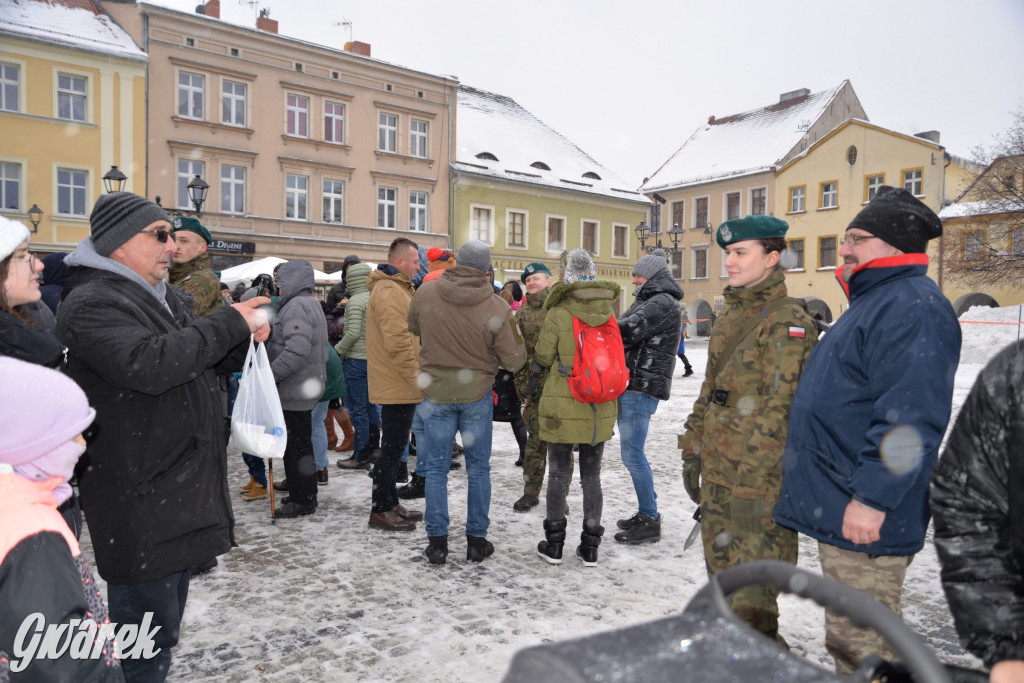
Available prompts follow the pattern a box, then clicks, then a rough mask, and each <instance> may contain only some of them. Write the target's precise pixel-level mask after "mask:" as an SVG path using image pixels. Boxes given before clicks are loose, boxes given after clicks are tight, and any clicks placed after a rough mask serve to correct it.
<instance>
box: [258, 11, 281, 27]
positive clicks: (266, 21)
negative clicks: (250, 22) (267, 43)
mask: <svg viewBox="0 0 1024 683" xmlns="http://www.w3.org/2000/svg"><path fill="white" fill-rule="evenodd" d="M256 28H258V29H259V30H261V31H266V32H267V33H277V20H276V19H271V18H270V10H269V9H266V8H264V9H261V10H260V15H259V16H258V17H256Z"/></svg>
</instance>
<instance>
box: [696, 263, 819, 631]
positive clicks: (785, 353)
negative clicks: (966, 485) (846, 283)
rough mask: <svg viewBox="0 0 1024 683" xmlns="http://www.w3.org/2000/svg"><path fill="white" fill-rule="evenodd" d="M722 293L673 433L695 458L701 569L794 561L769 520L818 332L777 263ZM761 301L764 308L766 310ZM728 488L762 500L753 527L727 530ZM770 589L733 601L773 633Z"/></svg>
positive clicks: (789, 537) (789, 541)
mask: <svg viewBox="0 0 1024 683" xmlns="http://www.w3.org/2000/svg"><path fill="white" fill-rule="evenodd" d="M725 299H726V303H727V305H726V307H725V309H723V311H722V313H721V314H719V316H718V320H717V322H716V323H715V327H714V330H713V333H712V335H711V340H710V341H709V343H708V365H707V374H706V379H705V381H704V385H703V386H702V387H701V391H700V397H699V398H698V399H697V402H696V403H695V404H694V406H693V412H692V413H691V414H690V416H689V417H688V418H687V420H686V433H685V434H682V435H680V436H679V448H680V449H682V451H683V459H684V460H686V459H689V458H700V460H701V490H700V501H701V515H702V521H701V535H702V539H703V541H704V558H705V562H706V565H707V570H708V576H709V577H711V576H714V575H715V574H717V573H718V572H720V571H723V570H725V569H726V568H728V567H731V566H733V565H736V564H740V563H743V562H750V561H753V560H765V559H772V560H782V561H784V562H791V563H793V564H796V559H797V535H796V532H794V531H792V530H790V529H786V528H784V527H781V526H777V525H776V524H775V523H774V522H773V521H772V511H773V510H774V509H775V503H776V501H777V500H778V496H779V489H780V487H781V485H782V452H783V448H784V446H785V444H786V428H787V422H788V419H789V406H790V403H791V401H792V399H793V393H794V392H795V391H796V385H797V380H799V378H800V372H801V370H802V369H803V366H804V363H805V362H806V360H807V356H808V355H810V353H811V349H812V348H813V347H814V344H815V342H816V341H817V337H818V335H817V332H816V330H815V327H814V322H813V321H812V320H811V317H810V316H809V315H808V314H807V312H806V310H805V309H804V308H803V307H802V306H801V305H800V304H798V303H796V302H794V301H790V300H787V299H786V283H785V275H784V274H783V272H782V271H781V270H776V271H775V272H774V273H772V274H771V275H769V276H768V277H767V278H766V279H765V280H764V281H762V282H760V283H758V284H756V285H753V286H752V287H749V288H739V289H732V288H726V290H725ZM779 300H784V301H779ZM775 301H779V303H778V304H774V305H773V304H772V302H775ZM769 305H772V308H771V310H765V307H766V306H769ZM755 316H756V317H757V318H761V321H760V322H759V323H758V324H757V325H756V326H755V327H754V328H752V329H751V331H750V332H749V333H748V334H747V335H746V336H745V337H744V338H743V340H742V341H741V342H739V345H738V346H736V347H735V350H734V351H733V352H732V354H731V355H730V357H729V359H728V360H725V361H724V362H722V364H721V369H720V370H719V373H718V376H717V377H712V376H711V373H712V372H713V369H714V368H715V366H716V363H719V362H720V361H719V357H720V356H721V354H722V353H723V352H724V351H725V350H726V349H725V347H726V346H727V345H728V344H729V343H730V342H731V341H732V337H733V335H736V334H740V333H741V332H742V331H743V329H744V328H745V327H747V325H749V321H750V320H751V318H752V317H755ZM748 329H749V328H748ZM732 496H735V497H736V498H742V499H747V500H754V499H760V501H761V510H762V516H761V528H762V531H761V532H760V533H741V532H740V531H738V530H736V529H734V528H733V520H732V516H731V514H730V498H731V497H732ZM777 597H778V592H777V591H775V590H773V589H767V588H761V587H750V588H745V589H743V590H740V591H738V592H737V593H735V594H734V595H733V597H732V607H733V610H734V611H735V612H736V613H737V615H739V616H740V617H741V618H742V619H744V620H745V621H747V622H748V623H749V624H751V625H752V626H753V627H754V628H756V629H758V630H760V631H762V632H764V633H767V634H770V635H772V636H775V635H776V634H777V631H778V615H779V612H778V606H777V604H776V598H777Z"/></svg>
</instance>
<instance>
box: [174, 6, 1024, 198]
mask: <svg viewBox="0 0 1024 683" xmlns="http://www.w3.org/2000/svg"><path fill="white" fill-rule="evenodd" d="M154 4H159V5H164V6H167V7H173V8H175V9H178V10H182V11H189V12H191V11H193V10H194V9H195V7H196V5H197V4H199V0H155V2H154ZM254 5H255V3H250V2H247V1H245V0H221V18H222V19H223V20H225V21H228V22H231V23H235V24H241V25H245V26H254V25H255V15H256V9H255V7H254ZM258 6H259V7H269V8H270V15H271V18H272V19H276V20H278V21H279V22H280V32H281V34H283V35H287V36H291V37H294V38H300V39H302V40H308V41H310V42H314V43H320V44H324V45H331V46H335V47H341V46H343V45H344V43H345V42H346V41H348V40H349V28H348V27H345V26H341V25H340V23H341V22H343V21H346V20H347V21H350V22H352V27H351V28H352V38H353V39H354V40H359V41H362V42H365V43H370V44H371V45H372V49H373V57H375V58H377V59H381V60H384V61H387V62H391V63H394V64H400V65H402V66H407V67H410V68H413V69H417V70H420V71H426V72H428V73H434V74H447V75H454V76H457V77H458V78H459V80H460V82H461V83H463V84H465V85H469V86H473V87H476V88H481V89H484V90H491V91H493V92H497V93H501V94H503V95H506V96H508V97H511V98H513V99H515V100H516V101H517V102H519V104H521V105H522V106H524V107H525V108H527V109H528V110H530V111H531V112H532V113H533V114H534V115H535V116H537V117H538V118H539V119H541V120H542V121H544V122H545V123H547V124H548V125H550V126H551V127H553V128H555V129H556V130H557V131H559V132H560V133H561V134H562V135H564V136H565V137H567V138H569V139H570V140H572V141H573V142H574V143H576V145H578V146H579V147H580V148H581V149H583V151H585V152H587V153H588V154H590V155H591V156H592V157H594V158H595V159H596V160H597V161H598V162H600V163H602V164H603V165H605V166H606V167H608V168H609V169H611V170H612V171H613V172H614V173H615V174H617V175H618V176H619V177H620V178H622V179H623V180H625V181H627V183H628V184H629V185H630V186H631V187H636V186H638V185H639V184H640V183H641V182H642V181H643V179H644V178H645V177H646V176H649V175H652V174H653V172H654V171H655V170H656V169H657V168H658V167H659V166H660V165H661V164H662V163H663V162H664V161H665V160H666V159H667V158H668V157H669V156H670V155H671V154H672V153H673V152H675V150H676V149H678V148H679V146H680V145H682V143H683V142H685V141H686V139H687V138H688V137H689V136H690V135H691V134H692V133H693V131H694V130H696V128H697V127H698V126H699V125H700V124H701V123H703V122H705V121H706V120H707V118H708V116H709V115H712V114H714V115H715V116H718V117H722V116H726V115H729V114H735V113H738V112H741V111H746V110H748V109H755V108H757V107H762V106H765V105H769V104H772V103H775V102H777V101H778V96H779V94H780V93H783V92H788V91H790V90H796V89H799V88H809V89H810V90H811V91H812V92H814V91H819V90H825V89H828V88H833V87H835V86H837V85H838V84H839V83H841V82H842V81H843V80H844V79H849V80H850V81H851V83H852V84H853V87H854V90H855V91H856V92H857V95H858V96H859V97H860V101H861V104H862V105H863V106H864V109H865V111H866V112H867V114H868V117H869V119H870V120H871V121H872V122H873V123H876V124H878V125H881V126H884V127H887V128H892V129H895V130H898V131H900V132H904V133H911V134H912V133H917V132H921V131H925V130H938V131H939V132H940V133H941V134H942V139H941V142H942V144H943V145H945V146H946V148H947V149H948V150H949V151H950V152H952V153H954V154H959V155H963V156H969V155H970V153H971V150H972V148H973V147H975V146H976V145H978V144H981V143H984V144H989V143H991V141H992V136H993V135H994V134H995V133H998V132H999V131H1001V130H1004V129H1005V128H1007V127H1008V126H1009V124H1010V121H1011V112H1012V111H1015V110H1017V109H1020V108H1022V107H1024V77H1022V76H1021V67H1022V66H1024V38H1022V36H1024V0H971V1H970V2H968V1H967V0H924V1H923V2H921V1H918V2H909V1H904V0H859V1H857V0H828V1H821V0H771V1H765V0H704V1H703V2H693V1H691V0H514V2H494V1H493V0H490V1H489V0H428V1H424V0H261V1H260V2H259V5H258ZM336 23H337V24H339V25H334V24H336Z"/></svg>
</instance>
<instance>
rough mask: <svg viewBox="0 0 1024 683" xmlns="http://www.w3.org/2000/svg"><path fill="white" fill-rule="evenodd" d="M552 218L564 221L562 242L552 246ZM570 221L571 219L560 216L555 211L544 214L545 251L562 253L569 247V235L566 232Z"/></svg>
mask: <svg viewBox="0 0 1024 683" xmlns="http://www.w3.org/2000/svg"><path fill="white" fill-rule="evenodd" d="M551 219H555V220H560V221H562V241H561V243H560V244H557V245H555V246H552V242H551ZM568 223H569V221H568V219H567V217H566V216H560V215H558V214H554V213H546V214H544V251H545V252H546V253H548V254H561V253H562V252H563V251H565V250H566V249H568V248H569V247H568V245H567V244H566V238H567V237H568V235H567V234H566V230H567V227H568Z"/></svg>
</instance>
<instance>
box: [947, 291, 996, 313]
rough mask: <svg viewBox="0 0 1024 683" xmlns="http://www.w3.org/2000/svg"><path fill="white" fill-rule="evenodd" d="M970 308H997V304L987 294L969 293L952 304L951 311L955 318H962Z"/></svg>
mask: <svg viewBox="0 0 1024 683" xmlns="http://www.w3.org/2000/svg"><path fill="white" fill-rule="evenodd" d="M972 306H988V307H989V308H999V303H998V302H997V301H996V300H995V299H993V298H992V297H990V296H989V295H988V294H983V293H981V292H971V293H970V294H964V295H963V296H962V297H960V298H959V299H957V300H956V301H954V302H953V311H954V312H955V313H956V317H958V318H959V317H960V316H962V315H963V314H964V313H965V312H966V311H967V309H969V308H971V307H972Z"/></svg>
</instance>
